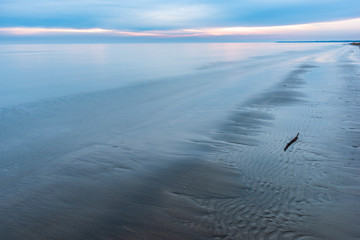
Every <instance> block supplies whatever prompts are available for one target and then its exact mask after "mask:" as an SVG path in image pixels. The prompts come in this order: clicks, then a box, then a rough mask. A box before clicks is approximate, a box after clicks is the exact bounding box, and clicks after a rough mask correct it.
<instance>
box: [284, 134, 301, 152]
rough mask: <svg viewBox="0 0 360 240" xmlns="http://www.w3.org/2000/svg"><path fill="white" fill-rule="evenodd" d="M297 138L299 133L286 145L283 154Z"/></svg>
mask: <svg viewBox="0 0 360 240" xmlns="http://www.w3.org/2000/svg"><path fill="white" fill-rule="evenodd" d="M298 136H299V133H298V134H297V135H296V137H294V138H293V139H292V140H291V141H290V142H289V143H288V144H286V147H285V148H284V152H285V151H286V150H287V149H288V147H290V145H291V144H293V143H294V142H296V140H298Z"/></svg>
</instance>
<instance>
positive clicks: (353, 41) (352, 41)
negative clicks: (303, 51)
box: [276, 40, 360, 43]
mask: <svg viewBox="0 0 360 240" xmlns="http://www.w3.org/2000/svg"><path fill="white" fill-rule="evenodd" d="M276 43H360V40H329V41H276Z"/></svg>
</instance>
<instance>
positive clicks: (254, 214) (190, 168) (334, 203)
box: [0, 44, 360, 240]
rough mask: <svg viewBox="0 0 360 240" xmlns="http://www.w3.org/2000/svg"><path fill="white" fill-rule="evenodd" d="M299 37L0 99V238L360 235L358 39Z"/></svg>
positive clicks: (309, 238)
mask: <svg viewBox="0 0 360 240" xmlns="http://www.w3.org/2000/svg"><path fill="white" fill-rule="evenodd" d="M296 46H297V45H296V44H293V47H294V50H293V51H289V52H282V53H279V54H269V55H263V56H256V57H249V58H248V59H245V60H239V61H229V62H226V61H225V62H217V63H213V64H207V65H204V66H202V67H199V68H198V69H197V71H196V72H195V73H193V74H189V75H186V76H179V77H174V78H171V79H165V80H163V81H158V82H153V83H146V84H139V85H137V86H132V87H125V88H119V89H112V90H106V91H101V92H95V93H89V94H83V95H75V96H71V97H64V98H59V99H55V100H48V101H43V102H41V103H36V104H33V105H23V106H22V107H17V108H4V109H2V112H1V114H2V115H1V116H2V118H1V121H0V126H1V128H2V129H3V131H2V133H1V134H2V135H1V136H0V137H1V140H2V141H3V142H4V144H3V146H2V148H1V158H2V161H1V166H0V167H1V176H0V180H1V182H2V183H3V184H2V188H1V192H0V209H1V216H0V236H1V237H0V238H1V239H59V240H60V239H151V240H152V239H154V240H155V239H156V240H157V239H159V240H161V239H175V240H176V239H214V240H220V239H222V240H230V239H237V240H238V239H249V240H252V239H254V240H255V239H259V240H261V239H264V240H278V239H284V240H288V239H294V240H295V239H296V240H320V239H324V240H325V239H328V240H339V239H344V240H345V239H346V240H355V239H360V171H359V170H360V150H359V149H360V48H358V47H357V46H350V45H342V44H334V45H329V46H325V47H323V46H321V45H319V46H318V47H316V48H313V49H303V48H299V49H297V47H296ZM297 133H299V136H298V139H297V140H296V141H295V142H294V143H292V144H291V145H290V146H289V147H288V149H287V150H286V151H284V147H285V146H286V145H287V143H289V142H290V141H291V140H292V139H293V138H294V137H295V136H296V135H297ZM20 136H22V137H20Z"/></svg>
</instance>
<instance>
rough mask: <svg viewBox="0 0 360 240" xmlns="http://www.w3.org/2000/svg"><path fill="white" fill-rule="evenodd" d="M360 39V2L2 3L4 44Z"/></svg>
mask: <svg viewBox="0 0 360 240" xmlns="http://www.w3.org/2000/svg"><path fill="white" fill-rule="evenodd" d="M356 39H360V0H192V1H190V0H177V1H169V0H131V1H130V0H127V1H123V0H76V1H74V0H0V41H8V42H11V41H14V42H16V41H35V42H36V41H59V42H61V41H64V42H66V41H70V42H77V41H78V42H137V41H138V42H157V41H160V42H187V41H189V42H198V41H199V42H202V41H206V42H207V41H209V42H227V41H229V42H233V41H260V42H261V41H279V40H356Z"/></svg>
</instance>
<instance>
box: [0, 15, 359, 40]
mask: <svg viewBox="0 0 360 240" xmlns="http://www.w3.org/2000/svg"><path fill="white" fill-rule="evenodd" d="M359 26H360V18H356V19H349V20H342V21H331V22H318V23H308V24H295V25H279V26H262V27H243V26H237V27H223V28H222V27H218V28H184V29H174V30H150V31H122V30H116V29H102V28H91V29H74V28H23V27H22V28H20V27H15V28H13V27H7V28H0V35H2V36H15V37H16V36H17V37H26V36H71V37H73V38H76V37H77V36H88V37H94V36H96V37H113V39H116V38H124V37H125V38H126V37H150V38H153V39H156V38H157V39H164V38H167V39H174V38H178V39H186V38H209V39H211V38H214V39H216V38H217V37H228V38H229V39H233V38H234V37H240V38H241V39H247V38H248V39H249V38H261V39H268V40H280V39H282V40H284V39H289V38H290V39H295V40H309V39H310V40H324V39H331V40H334V39H335V40H336V39H338V38H337V37H338V36H340V37H341V38H342V39H344V40H346V38H347V36H356V37H357V38H360V28H359Z"/></svg>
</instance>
